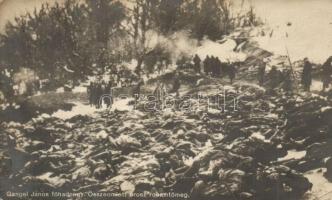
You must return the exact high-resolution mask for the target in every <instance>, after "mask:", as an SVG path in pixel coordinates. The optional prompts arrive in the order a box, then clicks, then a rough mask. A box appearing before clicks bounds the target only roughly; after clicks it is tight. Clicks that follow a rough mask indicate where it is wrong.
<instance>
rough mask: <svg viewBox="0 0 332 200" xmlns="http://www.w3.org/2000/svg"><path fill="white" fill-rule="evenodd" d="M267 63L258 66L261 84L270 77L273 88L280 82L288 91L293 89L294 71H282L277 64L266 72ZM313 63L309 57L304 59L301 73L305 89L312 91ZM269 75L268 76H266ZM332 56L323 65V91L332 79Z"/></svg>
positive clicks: (269, 81) (269, 80)
mask: <svg viewBox="0 0 332 200" xmlns="http://www.w3.org/2000/svg"><path fill="white" fill-rule="evenodd" d="M265 69H266V63H265V62H262V64H260V66H259V67H258V73H257V74H258V82H259V85H260V86H263V85H264V83H265V82H266V80H267V79H268V83H269V86H270V88H271V89H275V88H276V87H278V86H279V85H280V84H282V88H283V89H284V90H285V91H286V92H289V91H292V89H293V87H292V85H293V79H294V78H295V75H294V71H293V70H292V69H291V68H290V69H289V68H288V69H287V68H286V69H283V71H280V70H278V69H277V67H276V66H272V68H271V70H270V71H269V73H268V74H266V72H265ZM312 72H313V68H312V63H310V61H309V60H308V58H305V59H304V63H303V70H302V74H301V84H302V86H303V89H304V90H305V91H310V87H311V85H312ZM266 76H267V78H266ZM331 76H332V57H330V58H329V59H328V60H327V61H326V62H325V63H324V64H323V66H322V76H321V78H322V82H323V89H322V90H323V91H325V89H326V88H327V87H329V85H330V83H331V81H332V77H331Z"/></svg>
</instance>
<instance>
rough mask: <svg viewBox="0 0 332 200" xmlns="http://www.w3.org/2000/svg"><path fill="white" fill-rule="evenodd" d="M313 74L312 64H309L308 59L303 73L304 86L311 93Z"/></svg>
mask: <svg viewBox="0 0 332 200" xmlns="http://www.w3.org/2000/svg"><path fill="white" fill-rule="evenodd" d="M311 73H312V64H311V63H310V62H309V60H308V58H305V59H304V66H303V72H302V80H301V81H302V84H303V87H304V90H305V91H310V86H311V79H312V77H311Z"/></svg>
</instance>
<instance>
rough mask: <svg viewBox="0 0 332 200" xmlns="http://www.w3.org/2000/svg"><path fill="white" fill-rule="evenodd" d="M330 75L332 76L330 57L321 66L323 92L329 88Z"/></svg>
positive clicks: (331, 59)
mask: <svg viewBox="0 0 332 200" xmlns="http://www.w3.org/2000/svg"><path fill="white" fill-rule="evenodd" d="M331 75H332V56H331V57H329V58H328V59H327V60H326V61H325V63H324V64H323V74H322V81H323V92H324V91H325V89H326V88H328V87H329V85H330V83H331V79H332V78H331Z"/></svg>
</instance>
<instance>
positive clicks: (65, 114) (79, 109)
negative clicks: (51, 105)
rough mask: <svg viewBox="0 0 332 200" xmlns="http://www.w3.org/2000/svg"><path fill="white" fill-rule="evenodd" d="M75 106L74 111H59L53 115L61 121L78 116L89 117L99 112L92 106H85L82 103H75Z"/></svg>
mask: <svg viewBox="0 0 332 200" xmlns="http://www.w3.org/2000/svg"><path fill="white" fill-rule="evenodd" d="M74 104H75V106H73V108H72V110H69V111H64V110H58V111H56V112H55V113H53V114H52V116H53V117H57V118H60V119H64V120H66V119H70V118H72V117H74V116H76V115H89V116H93V115H94V113H95V112H96V111H97V109H96V108H95V107H92V106H90V105H85V104H83V103H81V102H74Z"/></svg>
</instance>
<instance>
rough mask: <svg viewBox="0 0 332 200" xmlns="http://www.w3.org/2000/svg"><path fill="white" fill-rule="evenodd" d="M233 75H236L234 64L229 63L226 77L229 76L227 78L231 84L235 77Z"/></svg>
mask: <svg viewBox="0 0 332 200" xmlns="http://www.w3.org/2000/svg"><path fill="white" fill-rule="evenodd" d="M235 75H236V69H235V66H234V64H229V67H228V77H229V80H230V83H231V84H233V81H234V79H235Z"/></svg>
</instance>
